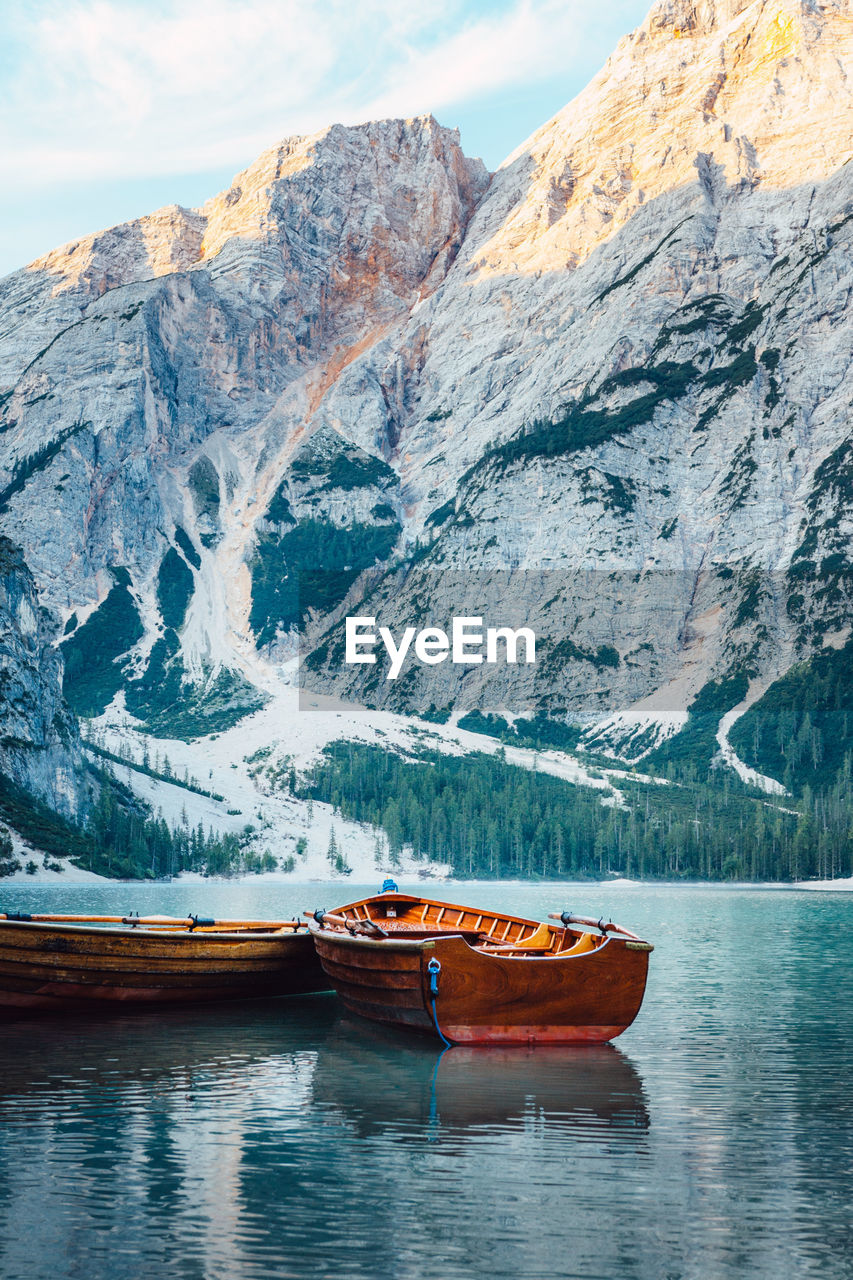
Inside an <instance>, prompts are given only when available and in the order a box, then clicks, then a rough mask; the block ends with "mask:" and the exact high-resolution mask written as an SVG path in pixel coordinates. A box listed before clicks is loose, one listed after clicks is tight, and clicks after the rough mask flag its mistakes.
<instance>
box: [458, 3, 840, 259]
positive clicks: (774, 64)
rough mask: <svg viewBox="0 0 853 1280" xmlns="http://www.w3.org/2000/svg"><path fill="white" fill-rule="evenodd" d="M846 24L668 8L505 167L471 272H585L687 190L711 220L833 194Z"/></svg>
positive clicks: (723, 7) (714, 6) (780, 11)
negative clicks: (737, 208)
mask: <svg viewBox="0 0 853 1280" xmlns="http://www.w3.org/2000/svg"><path fill="white" fill-rule="evenodd" d="M849 11H850V3H849V0H837V3H836V2H835V0H829V2H828V3H817V2H816V0H815V2H814V3H812V2H811V0H751V3H744V0H702V2H701V3H694V2H693V0H660V3H658V4H656V5H655V7H654V8H653V9H652V10H651V12H650V14H649V16H648V17H647V19H646V21H645V22H644V23H643V24H642V25H641V26H640V27H639V28H638V29H637V30H636V31H635V32H634V33H633V34H632V35H630V36H628V37H626V38H625V39H624V40H623V41H622V42H621V43H620V45H619V46H618V48H617V49H616V50H615V52H614V53H613V55H612V56H611V57H610V59H609V60H608V62H607V63H606V64H605V66H604V67H603V68H602V70H601V71H600V72H599V74H598V75H597V76H596V77H595V79H594V80H593V81H592V82H591V83H590V84H589V85H588V86H587V88H586V89H585V90H584V91H583V92H582V93H581V94H580V95H579V96H578V97H577V98H575V99H574V101H572V102H570V103H569V104H568V106H566V107H565V108H564V109H563V110H562V111H560V112H559V113H558V114H557V115H556V116H555V117H554V118H553V119H552V120H550V121H549V122H548V123H547V124H545V125H544V126H543V127H542V128H541V129H539V130H538V131H537V132H536V133H535V134H533V136H532V137H531V138H529V139H528V140H527V142H525V143H523V144H522V145H521V146H520V147H519V148H518V149H517V150H516V151H515V152H513V154H512V155H511V156H510V157H509V158H508V160H507V161H505V163H504V165H503V166H502V167H501V169H500V170H499V171H498V175H497V178H496V180H495V184H494V186H493V191H492V195H491V196H490V200H489V206H488V209H485V210H483V211H482V214H481V217H480V219H479V225H478V228H477V229H478V231H479V232H480V233H481V236H480V239H479V244H478V245H474V244H472V246H471V247H472V253H473V254H474V261H475V262H476V263H477V264H478V266H479V267H481V268H483V269H485V270H487V271H505V270H507V269H508V268H510V264H511V269H512V270H514V271H515V270H521V271H525V272H536V271H540V270H551V269H555V268H561V269H565V268H566V267H570V268H571V267H576V266H578V265H579V264H580V263H581V262H583V261H584V260H585V259H586V258H587V257H588V256H589V255H590V253H592V252H593V250H594V249H595V248H596V247H597V246H598V245H599V244H601V243H602V242H603V241H605V240H608V239H610V237H611V236H612V235H613V234H614V233H615V232H617V231H618V230H619V228H620V227H622V226H624V225H625V224H626V223H627V222H628V221H629V220H630V219H631V218H632V217H633V216H634V215H635V214H636V213H637V212H638V211H639V210H640V208H641V207H642V206H643V205H648V204H649V203H650V202H651V201H653V200H658V199H661V198H664V197H668V196H669V194H670V193H673V192H675V191H676V190H678V189H680V188H684V187H693V188H695V189H696V190H697V191H698V193H699V194H700V196H704V198H705V199H706V201H707V203H708V205H709V206H711V207H716V206H719V204H720V202H722V201H725V200H728V199H732V198H738V197H740V196H743V195H745V194H748V193H749V192H750V191H752V190H754V189H756V188H759V187H760V188H762V189H765V190H766V189H772V188H776V189H779V188H791V187H795V186H798V185H800V184H802V183H804V182H809V181H823V180H824V179H825V178H827V177H828V176H829V175H830V174H831V173H832V172H834V171H835V170H836V169H838V168H839V167H840V166H841V165H842V164H844V163H845V162H846V161H847V160H848V159H849V158H850V156H851V154H852V153H853V138H851V131H850V129H849V128H843V127H839V122H840V121H847V120H849V119H850V118H851V114H853V93H852V92H851V80H850V78H849V76H848V74H847V68H848V67H850V66H851V65H853V24H851V22H850V12H849ZM502 191H503V196H501V194H500V193H501V192H502ZM507 212H508V214H509V216H508V217H507V216H506V213H507Z"/></svg>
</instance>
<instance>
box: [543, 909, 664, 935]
mask: <svg viewBox="0 0 853 1280" xmlns="http://www.w3.org/2000/svg"><path fill="white" fill-rule="evenodd" d="M548 919H549V920H559V921H560V923H561V924H564V925H570V924H587V925H589V926H590V928H592V929H598V930H599V931H600V932H601V933H604V934H607V933H619V934H621V935H622V936H623V937H624V938H633V940H634V941H635V942H642V938H641V937H640V935H639V934H637V933H632V932H631V930H630V929H624V928H623V927H622V925H621V924H614V923H613V921H612V920H604V919H599V920H593V919H592V918H591V917H590V916H576V915H573V914H572V913H571V912H570V911H549V912H548Z"/></svg>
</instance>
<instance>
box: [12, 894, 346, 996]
mask: <svg viewBox="0 0 853 1280" xmlns="http://www.w3.org/2000/svg"><path fill="white" fill-rule="evenodd" d="M328 989H329V983H328V981H327V979H326V978H325V976H324V974H323V971H322V969H321V967H320V964H319V962H318V960H317V957H316V954H315V952H314V947H313V945H312V942H311V936H310V934H309V932H308V930H307V929H306V928H305V926H304V925H303V924H301V923H300V922H299V921H296V920H284V921H282V920H204V919H199V917H198V916H189V917H187V918H186V919H176V918H173V917H170V916H143V917H140V916H138V915H137V916H61V915H24V914H12V913H7V914H6V915H0V1012H5V1013H9V1012H10V1011H13V1010H28V1009H42V1010H48V1009H52V1010H56V1011H61V1010H66V1009H67V1010H73V1009H81V1008H89V1009H92V1008H105V1007H109V1006H111V1005H120V1006H121V1007H126V1006H128V1005H134V1004H139V1005H150V1004H176V1003H190V1002H193V1003H194V1002H196V1001H206V1000H226V999H234V998H237V997H242V998H245V997H251V996H283V995H296V994H304V993H306V992H311V991H325V990H328Z"/></svg>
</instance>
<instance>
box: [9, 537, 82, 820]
mask: <svg viewBox="0 0 853 1280" xmlns="http://www.w3.org/2000/svg"><path fill="white" fill-rule="evenodd" d="M55 638H56V636H55V628H54V626H53V624H52V622H51V620H50V617H49V615H48V614H47V613H46V612H45V610H44V609H42V608H41V606H40V605H39V601H38V597H37V594H36V590H35V585H34V583H33V579H32V575H31V574H30V573H29V571H28V570H27V567H26V565H25V564H24V560H23V557H22V555H21V553H20V551H19V550H18V548H17V547H15V546H14V545H13V543H11V542H10V541H9V539H8V538H3V537H0V773H3V774H5V775H6V776H7V777H10V778H12V779H13V781H15V782H17V783H18V784H19V785H20V786H22V787H24V788H25V789H26V790H27V791H30V792H31V793H33V794H35V795H37V796H39V797H40V799H42V800H43V801H45V802H46V803H47V804H48V805H50V806H51V808H53V809H55V810H57V811H58V812H60V813H63V814H65V815H66V816H67V817H70V818H75V817H82V816H83V815H84V814H85V811H86V808H87V804H88V800H87V796H86V789H85V779H84V776H83V770H82V768H81V752H80V741H79V737H78V733H77V726H76V724H75V722H74V719H73V717H72V716H71V715H69V713H68V710H67V708H66V707H65V706H64V703H63V699H62V686H61V675H62V663H61V660H60V656H59V654H58V652H57V651H56V649H55V648H54V647H53V641H54V640H55Z"/></svg>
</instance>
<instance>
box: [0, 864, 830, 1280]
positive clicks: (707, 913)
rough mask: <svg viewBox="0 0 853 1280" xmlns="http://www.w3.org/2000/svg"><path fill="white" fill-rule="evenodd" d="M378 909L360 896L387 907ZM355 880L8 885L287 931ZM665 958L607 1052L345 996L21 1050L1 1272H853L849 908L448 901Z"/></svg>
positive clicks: (4, 1044) (5, 1178)
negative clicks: (483, 1043) (399, 1026)
mask: <svg viewBox="0 0 853 1280" xmlns="http://www.w3.org/2000/svg"><path fill="white" fill-rule="evenodd" d="M375 887H376V886H367V888H370V889H375ZM359 894H360V889H359V886H355V885H344V886H342V887H340V888H335V887H329V886H321V885H316V884H314V885H308V886H302V887H298V886H292V885H288V886H277V887H275V888H272V889H270V888H267V887H264V888H261V887H260V886H258V885H246V884H242V885H234V886H230V885H227V884H212V885H197V886H191V887H186V888H185V887H182V886H180V885H154V886H150V887H145V886H136V885H109V886H106V887H101V886H97V887H95V888H90V887H88V886H86V887H72V886H68V887H63V888H62V889H50V890H47V889H42V888H39V887H36V886H29V885H14V886H6V887H3V888H2V889H0V905H2V907H4V908H8V909H12V910H14V909H18V910H26V909H33V910H35V909H38V908H41V909H52V910H68V911H84V910H93V909H97V910H110V911H117V912H125V911H129V910H131V909H133V910H134V911H135V910H137V909H138V910H140V911H141V912H142V913H143V914H144V913H145V912H146V911H167V912H170V913H175V914H181V913H183V912H186V911H189V910H192V911H198V912H200V913H202V914H205V915H208V914H210V915H213V914H221V915H225V914H228V915H234V916H243V915H258V916H269V915H271V914H276V915H279V914H281V915H290V914H293V913H295V912H297V911H301V909H302V908H303V907H306V906H307V907H314V906H317V905H320V906H327V907H330V908H331V907H333V906H335V905H339V904H340V903H342V902H344V901H346V900H348V899H349V898H355V897H358V896H359ZM436 896H444V897H447V898H449V899H451V900H455V901H459V902H471V903H474V902H479V903H482V904H483V905H484V906H489V905H494V906H496V907H501V906H504V907H507V908H509V907H511V908H512V909H513V910H516V911H518V912H519V913H520V914H530V915H538V916H543V915H544V914H545V913H546V912H547V911H549V910H557V909H560V908H562V907H564V906H568V907H571V908H573V909H575V910H576V911H579V912H582V913H584V914H594V915H596V916H597V915H599V914H601V913H604V914H607V915H612V916H613V918H614V919H616V920H618V921H619V922H620V923H623V924H625V925H627V926H628V927H630V928H632V929H635V930H636V931H637V932H639V933H642V934H644V935H645V936H647V937H648V938H650V939H651V940H652V941H653V942H654V943H655V944H656V950H655V953H654V955H653V956H652V957H651V969H650V978H649V987H648V991H647V995H646V1001H645V1004H644V1006H643V1009H642V1011H641V1013H640V1016H639V1018H638V1019H637V1022H636V1023H635V1024H634V1026H633V1027H631V1028H630V1029H629V1031H628V1032H626V1034H625V1035H624V1036H622V1037H621V1038H620V1039H619V1040H618V1041H616V1042H615V1044H614V1045H613V1046H606V1047H603V1048H592V1049H589V1048H585V1049H584V1048H582V1049H548V1050H532V1051H530V1050H526V1049H518V1050H514V1049H486V1050H473V1049H461V1048H459V1049H451V1050H448V1051H447V1052H446V1053H444V1054H440V1053H439V1047H438V1046H437V1045H433V1044H431V1043H429V1042H427V1041H421V1040H420V1039H417V1038H413V1037H408V1036H406V1035H405V1034H402V1033H400V1034H398V1033H394V1032H386V1031H382V1030H380V1029H378V1028H376V1027H375V1026H373V1025H372V1024H369V1023H362V1022H359V1021H358V1020H356V1019H352V1018H350V1017H348V1016H347V1015H344V1014H342V1013H341V1011H340V1010H339V1009H338V1007H337V1005H336V1002H335V1000H334V998H333V997H329V996H319V997H311V998H299V999H293V1000H287V1001H278V1002H272V1003H267V1004H262V1003H253V1002H250V1003H246V1004H243V1005H241V1006H219V1007H217V1008H215V1009H214V1008H207V1009H198V1010H192V1011H189V1012H180V1011H168V1012H162V1013H142V1014H139V1015H133V1016H131V1015H128V1014H123V1015H120V1016H117V1017H113V1018H109V1017H104V1018H101V1017H98V1018H86V1019H79V1018H75V1019H54V1020H49V1019H38V1020H32V1019H29V1020H27V1021H19V1022H13V1023H6V1024H5V1025H3V1026H2V1028H0V1139H1V1140H0V1276H2V1277H3V1280H17V1278H18V1277H21V1278H22V1280H23V1278H24V1277H26V1278H27V1280H35V1278H40V1277H45V1278H47V1277H78V1276H79V1277H93V1278H99V1277H108V1276H109V1277H123V1276H128V1277H132V1278H134V1280H135V1278H136V1277H146V1278H147V1277H149V1276H151V1277H154V1276H158V1277H160V1276H162V1274H163V1272H164V1270H167V1271H168V1272H169V1274H171V1275H173V1276H176V1277H181V1278H183V1277H186V1280H231V1278H232V1277H233V1278H234V1280H254V1278H256V1277H273V1276H275V1277H291V1276H294V1277H295V1276H306V1277H327V1276H328V1277H349V1276H353V1277H376V1276H384V1275H390V1276H393V1277H404V1278H409V1277H411V1278H412V1280H415V1278H419V1277H430V1278H431V1277H435V1278H436V1280H438V1278H440V1280H455V1278H456V1277H463V1276H464V1277H471V1276H475V1277H480V1276H483V1277H486V1276H488V1277H494V1278H495V1280H502V1278H503V1277H510V1276H512V1277H516V1276H519V1275H521V1276H525V1277H532V1278H533V1280H538V1278H540V1277H541V1278H544V1277H583V1278H584V1280H586V1278H590V1280H591V1278H592V1277H605V1276H606V1277H620V1280H634V1278H637V1280H640V1278H643V1280H645V1278H646V1277H648V1278H649V1280H682V1278H684V1280H687V1278H688V1277H696V1278H697V1280H717V1278H718V1277H719V1278H721V1280H723V1278H726V1280H727V1278H728V1277H731V1278H732V1280H740V1278H741V1277H747V1276H749V1277H752V1276H756V1277H765V1276H766V1277H773V1278H774V1280H775V1278H776V1277H801V1276H815V1277H828V1278H830V1280H832V1278H835V1277H850V1276H853V1230H851V1218H852V1217H853V1208H851V1206H853V1102H851V1079H853V1072H851V1067H853V1060H852V1059H853V1054H851V1047H850V1044H851V1027H853V948H851V945H850V939H849V932H848V927H849V923H850V917H851V911H853V899H851V897H850V896H849V895H842V894H816V893H805V892H794V891H780V890H771V889H764V890H762V889H721V888H706V887H692V888H682V887H678V888H668V887H648V886H635V887H629V886H619V887H618V888H617V887H615V886H601V887H598V886H591V885H583V886H559V887H557V886H553V885H551V886H549V885H535V886H516V885H474V886H471V885H465V886H456V885H454V886H443V887H442V888H441V889H440V890H439V891H438V892H437V893H436Z"/></svg>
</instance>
